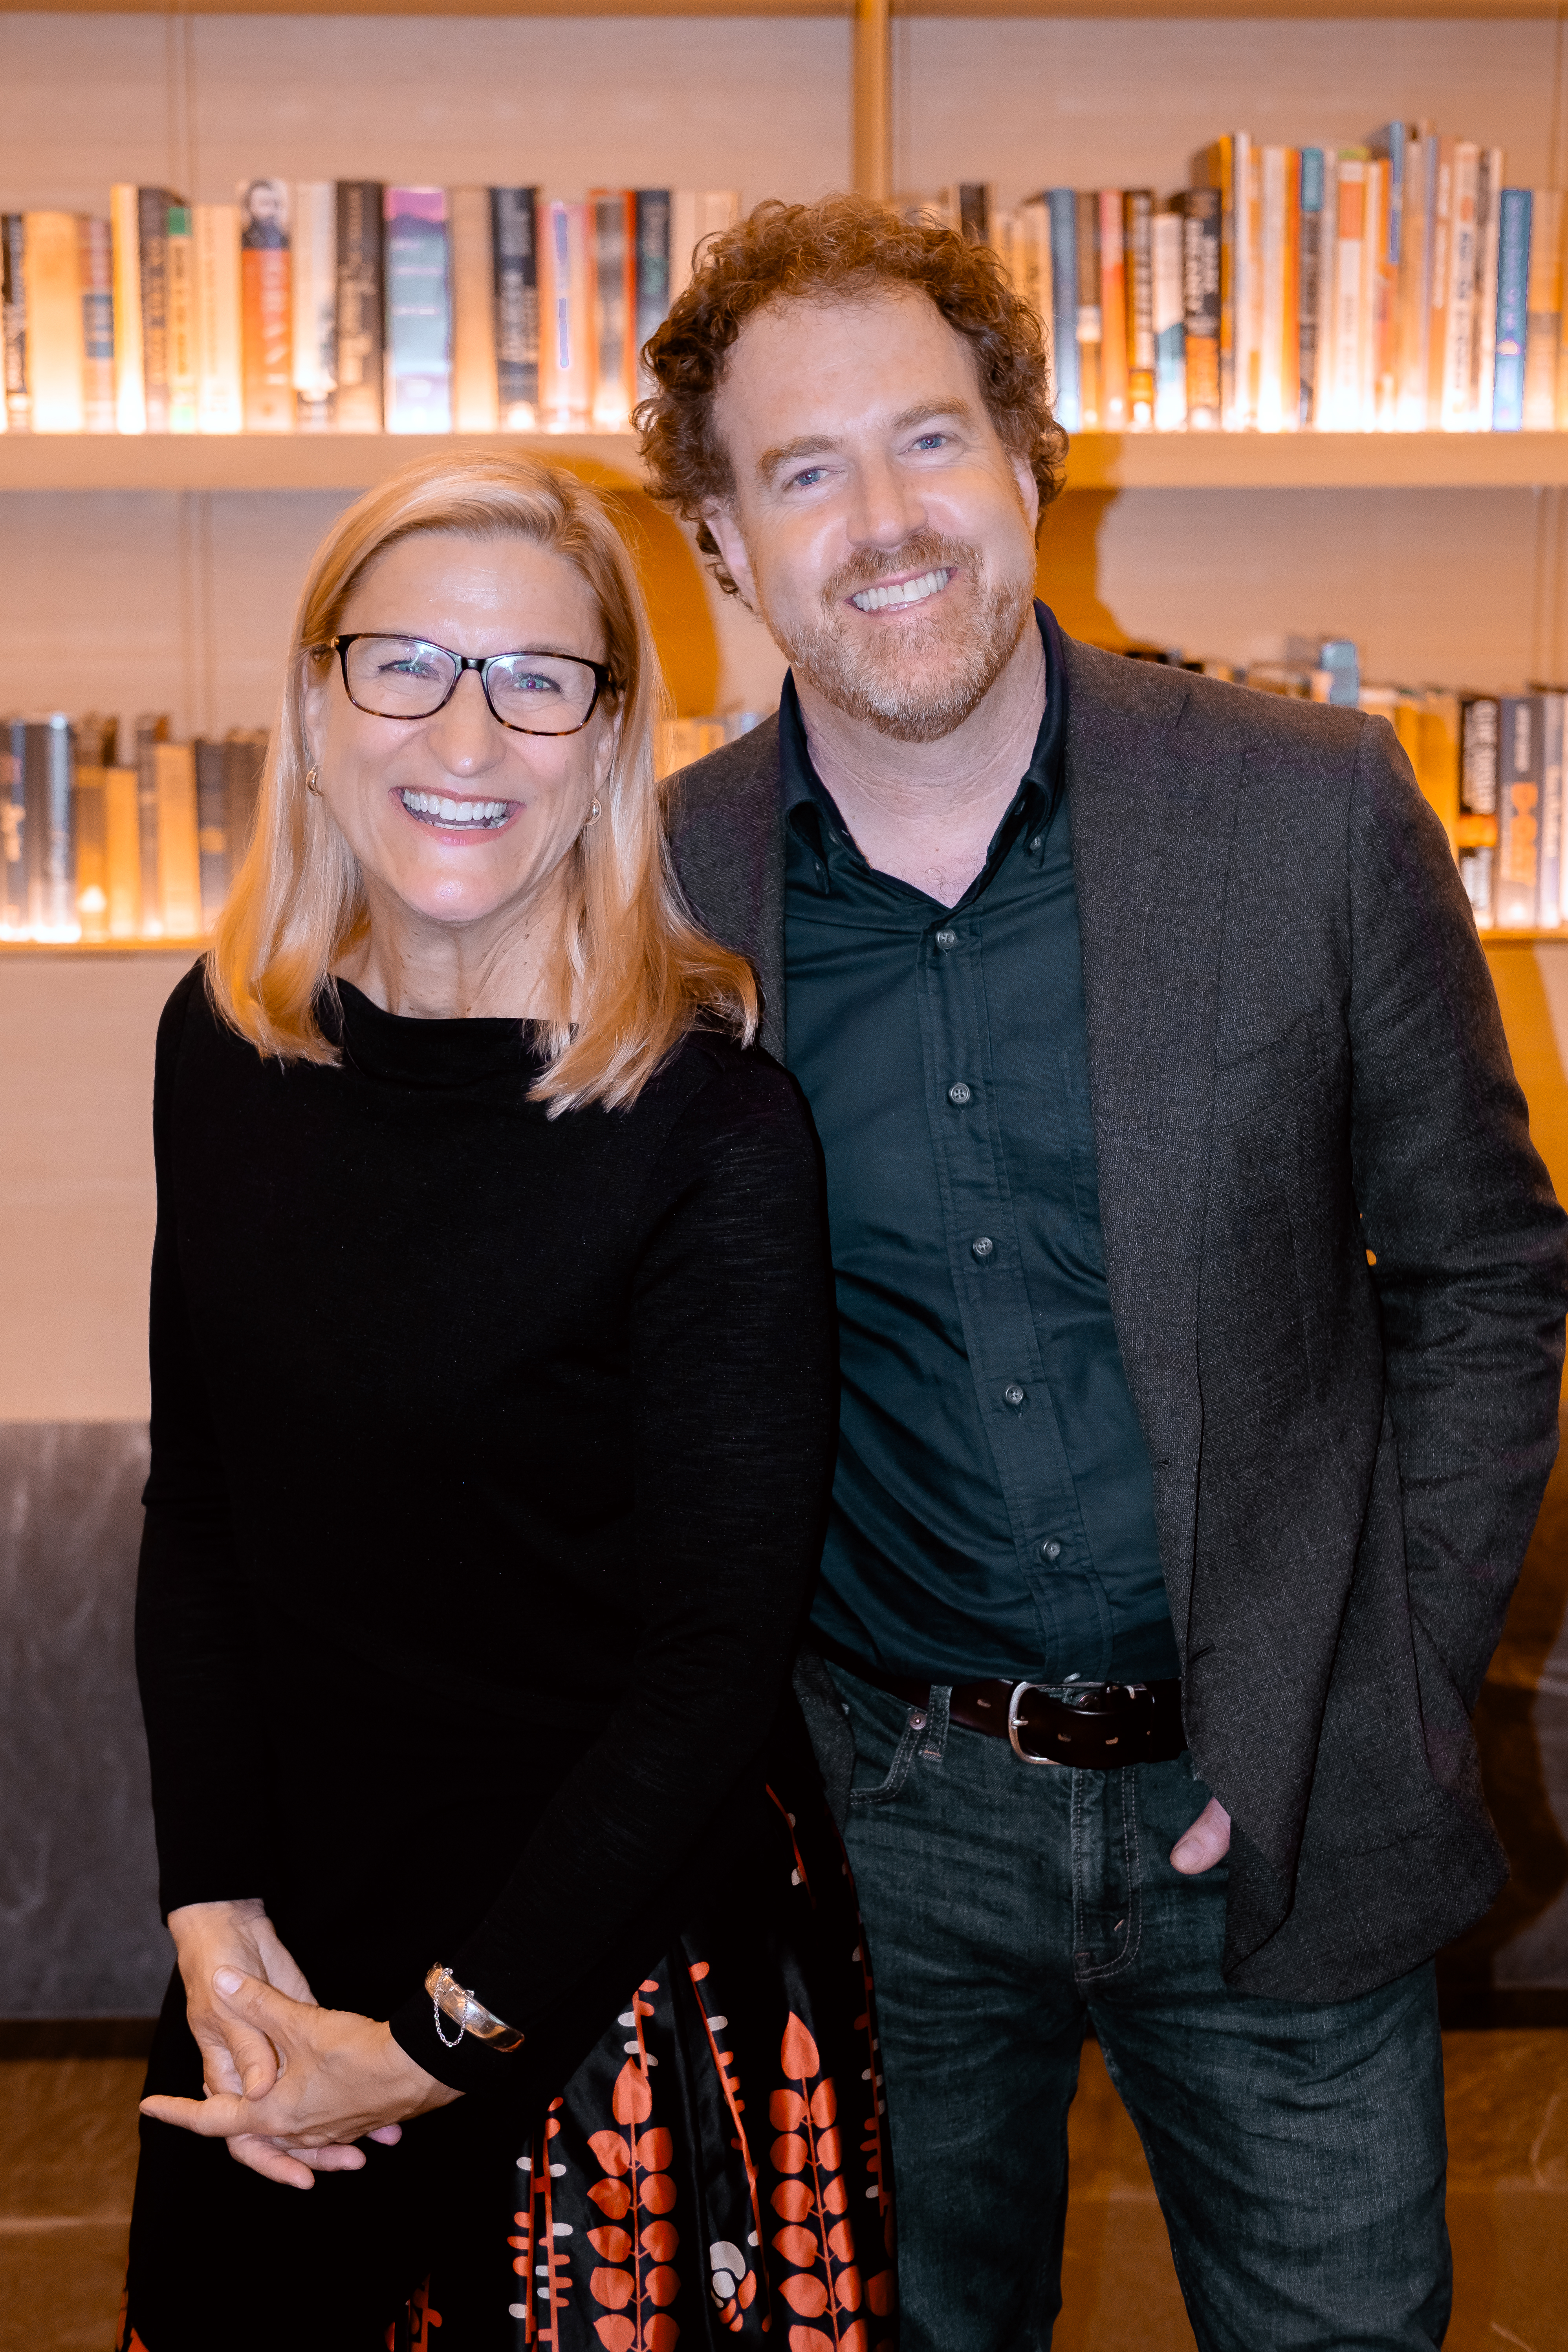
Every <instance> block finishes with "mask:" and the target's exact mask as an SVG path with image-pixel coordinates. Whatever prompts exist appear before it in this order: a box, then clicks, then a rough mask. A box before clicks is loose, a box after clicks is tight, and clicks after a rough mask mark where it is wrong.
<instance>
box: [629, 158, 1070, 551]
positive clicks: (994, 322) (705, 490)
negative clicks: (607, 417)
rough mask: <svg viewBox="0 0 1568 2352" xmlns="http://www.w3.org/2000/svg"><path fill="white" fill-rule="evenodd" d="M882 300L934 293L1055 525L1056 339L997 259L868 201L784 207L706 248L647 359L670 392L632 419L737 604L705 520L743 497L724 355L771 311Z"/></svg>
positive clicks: (652, 477) (772, 206)
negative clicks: (1050, 344)
mask: <svg viewBox="0 0 1568 2352" xmlns="http://www.w3.org/2000/svg"><path fill="white" fill-rule="evenodd" d="M882 286H918V287H920V288H921V289H923V290H924V291H925V292H926V293H927V294H929V295H930V297H931V300H932V301H933V302H934V303H935V304H936V307H937V309H938V310H940V311H941V313H942V317H943V318H944V319H945V320H947V323H948V325H949V326H950V327H952V329H954V331H956V332H957V333H959V334H961V335H962V336H963V338H964V340H965V341H967V342H968V343H969V344H970V346H971V348H972V349H973V353H974V362H975V366H976V368H977V369H978V371H979V375H980V388H981V392H982V394H983V395H984V401H985V405H986V407H987V408H988V409H989V411H990V413H991V421H992V423H993V424H994V425H995V427H996V430H997V433H998V434H999V435H1000V436H1001V438H1002V441H1003V443H1004V444H1005V446H1006V447H1007V448H1008V449H1009V450H1010V451H1011V452H1012V453H1013V455H1014V456H1015V457H1025V458H1026V459H1027V460H1028V462H1029V464H1030V466H1031V467H1033V469H1034V476H1035V480H1036V482H1037V485H1038V487H1039V493H1040V511H1041V513H1042V514H1044V512H1045V509H1047V506H1049V504H1050V502H1051V500H1052V499H1054V498H1055V497H1056V495H1057V493H1058V490H1059V489H1060V488H1061V486H1062V475H1063V472H1064V469H1065V467H1066V463H1067V446H1068V436H1067V435H1066V433H1065V432H1064V431H1063V429H1062V427H1061V426H1060V425H1058V423H1057V421H1056V418H1055V417H1054V416H1053V415H1052V414H1051V403H1050V382H1049V362H1048V361H1047V355H1046V345H1045V335H1044V331H1043V329H1042V326H1041V323H1040V320H1039V319H1038V317H1037V314H1036V312H1035V311H1034V310H1032V309H1031V308H1030V306H1029V304H1028V303H1027V302H1026V301H1025V300H1024V299H1022V297H1021V296H1020V295H1019V294H1018V293H1017V292H1016V290H1015V289H1014V286H1013V283H1012V280H1011V279H1010V278H1009V277H1008V275H1007V273H1006V271H1005V269H1004V268H1003V267H1002V263H1001V261H1000V259H999V257H997V255H996V254H995V253H994V251H993V250H992V248H991V247H990V246H988V245H972V244H971V243H970V242H969V241H968V239H967V238H965V237H963V236H960V235H959V233H958V231H957V230H956V229H952V228H947V227H944V226H942V225H941V224H940V223H938V222H935V221H933V220H931V219H930V218H929V217H916V218H913V219H909V218H906V217H905V215H903V214H902V213H900V212H897V211H895V209H894V208H893V206H892V205H883V204H877V203H875V202H873V200H872V199H871V198H870V197H868V196H849V195H839V196H826V197H824V198H823V199H822V201H821V202H820V203H818V204H814V205H786V204H784V203H782V202H780V201H779V200H778V199H777V198H776V197H773V198H770V199H769V200H768V201H767V202H766V203H765V204H760V205H757V206H756V208H755V210H754V211H753V212H752V213H750V214H749V215H747V217H746V218H745V219H744V220H743V221H741V222H739V223H738V224H737V225H736V226H735V227H734V228H731V229H726V230H724V231H722V232H721V234H720V235H719V236H714V237H710V239H709V240H708V241H707V243H706V244H705V246H704V247H703V250H702V254H701V258H700V263H699V265H698V268H697V269H696V270H695V272H694V274H693V276H692V278H691V279H690V282H689V285H688V286H687V287H686V288H685V289H684V291H683V292H682V293H681V294H680V295H679V297H678V298H677V299H676V301H675V303H674V304H673V306H672V307H671V310H670V313H669V316H668V319H666V320H665V322H664V324H663V326H661V327H660V328H659V329H658V331H657V333H655V334H653V335H650V336H649V338H648V340H647V342H646V343H645V344H644V346H643V354H642V355H643V361H644V364H645V365H646V366H647V369H648V371H649V373H650V374H651V375H652V377H653V379H654V382H655V383H656V384H657V385H658V390H657V391H656V392H654V393H653V394H650V396H649V397H648V398H647V400H645V401H643V402H642V403H641V404H640V406H639V407H638V408H637V413H636V415H635V417H634V419H633V422H634V423H635V424H636V425H637V431H638V433H639V434H640V436H641V448H642V456H643V459H644V462H645V464H646V465H647V474H648V488H649V489H650V490H651V491H652V493H653V495H654V497H655V498H657V499H663V500H665V501H666V503H667V504H668V505H669V506H672V507H673V508H674V509H675V510H676V512H677V513H678V514H679V515H681V516H682V517H684V519H685V520H687V521H688V522H693V523H695V524H696V525H697V543H698V545H699V546H700V548H701V550H702V551H703V553H704V554H705V555H707V556H708V557H709V558H710V561H711V565H712V571H713V574H714V577H715V579H716V580H717V581H718V583H719V585H720V586H721V588H722V589H724V590H725V592H726V593H728V594H730V595H734V594H735V593H737V591H736V587H735V583H734V581H733V580H732V579H731V576H730V573H729V572H728V571H727V570H726V568H725V565H724V563H723V562H722V559H721V557H720V554H719V550H718V548H717V546H716V545H715V543H714V541H713V539H712V537H711V535H710V531H709V530H708V527H707V525H706V524H705V523H704V522H703V520H702V509H703V508H704V506H706V505H707V504H708V503H709V501H710V500H712V499H729V498H731V497H733V495H734V488H735V478H734V473H733V470H732V468H731V464H730V457H729V452H728V451H727V450H726V448H725V446H724V444H723V442H722V440H721V438H720V436H719V434H718V432H717V431H716V429H715V427H714V422H713V403H714V397H715V395H716V394H717V392H718V389H719V384H720V381H721V377H722V374H723V370H724V354H725V352H727V351H728V350H729V349H730V346H731V343H733V342H734V341H735V339H736V337H737V336H738V335H739V333H740V331H741V329H742V326H743V325H744V324H745V322H746V320H747V319H748V318H750V316H751V315H752V311H754V310H763V308H764V307H765V306H766V305H767V304H768V303H770V302H776V301H781V300H789V299H795V300H805V301H809V300H813V299H816V300H820V299H823V298H824V297H827V298H842V297H844V296H846V295H856V294H862V293H870V292H872V291H874V290H875V289H878V288H879V287H882Z"/></svg>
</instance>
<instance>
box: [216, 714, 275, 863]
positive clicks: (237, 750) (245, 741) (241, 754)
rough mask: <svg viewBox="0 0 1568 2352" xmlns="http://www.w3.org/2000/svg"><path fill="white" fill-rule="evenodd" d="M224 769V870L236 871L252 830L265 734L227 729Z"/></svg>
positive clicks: (265, 756)
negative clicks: (225, 806)
mask: <svg viewBox="0 0 1568 2352" xmlns="http://www.w3.org/2000/svg"><path fill="white" fill-rule="evenodd" d="M223 751H224V771H225V773H226V776H227V778H228V870H229V875H230V877H231V879H232V877H234V876H235V875H236V874H237V873H238V871H239V869H240V866H242V864H243V863H244V861H245V856H246V852H247V850H248V849H249V847H250V843H251V836H252V835H254V833H255V831H256V811H257V805H258V802H259V800H260V797H261V774H262V770H263V769H264V768H265V766H266V764H267V737H266V735H265V734H264V733H257V734H253V733H249V732H247V730H246V729H244V728H242V727H237V728H233V729H231V730H230V731H229V734H228V737H227V740H226V742H225V744H224V747H223Z"/></svg>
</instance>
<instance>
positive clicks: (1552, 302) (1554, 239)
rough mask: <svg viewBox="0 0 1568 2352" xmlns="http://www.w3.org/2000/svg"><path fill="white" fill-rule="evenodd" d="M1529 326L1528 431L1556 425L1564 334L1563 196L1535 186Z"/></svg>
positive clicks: (1548, 429)
mask: <svg viewBox="0 0 1568 2352" xmlns="http://www.w3.org/2000/svg"><path fill="white" fill-rule="evenodd" d="M1525 299H1526V305H1527V309H1526V315H1525V322H1524V429H1525V431H1526V432H1527V433H1550V432H1551V431H1552V430H1553V428H1554V427H1555V425H1556V423H1557V348H1558V343H1559V341H1560V340H1561V337H1562V332H1563V193H1562V190H1561V189H1559V188H1536V189H1534V190H1532V191H1531V203H1530V277H1529V279H1528V281H1527V291H1526V297H1525Z"/></svg>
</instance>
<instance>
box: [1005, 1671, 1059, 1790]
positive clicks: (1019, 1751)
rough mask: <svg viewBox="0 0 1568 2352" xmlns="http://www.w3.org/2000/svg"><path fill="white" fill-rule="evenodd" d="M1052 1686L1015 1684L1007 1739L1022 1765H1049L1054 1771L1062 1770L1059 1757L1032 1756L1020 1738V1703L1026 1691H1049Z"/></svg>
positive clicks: (1009, 1713)
mask: <svg viewBox="0 0 1568 2352" xmlns="http://www.w3.org/2000/svg"><path fill="white" fill-rule="evenodd" d="M1049 1688H1050V1685H1049V1684H1048V1683H1015V1684H1014V1685H1013V1696H1012V1697H1011V1698H1010V1699H1009V1700H1008V1702H1007V1738H1008V1741H1009V1744H1010V1745H1011V1747H1012V1750H1013V1753H1014V1755H1015V1756H1016V1758H1017V1759H1018V1761H1019V1763H1020V1764H1049V1765H1050V1766H1051V1767H1052V1768H1053V1769H1056V1770H1059V1769H1061V1759H1059V1758H1058V1757H1056V1756H1031V1755H1030V1753H1029V1751H1028V1749H1027V1748H1025V1747H1024V1746H1023V1745H1022V1743H1021V1742H1020V1740H1019V1738H1018V1702H1019V1700H1020V1699H1021V1698H1022V1697H1023V1696H1024V1693H1025V1692H1026V1691H1034V1690H1037V1691H1048V1690H1049Z"/></svg>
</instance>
